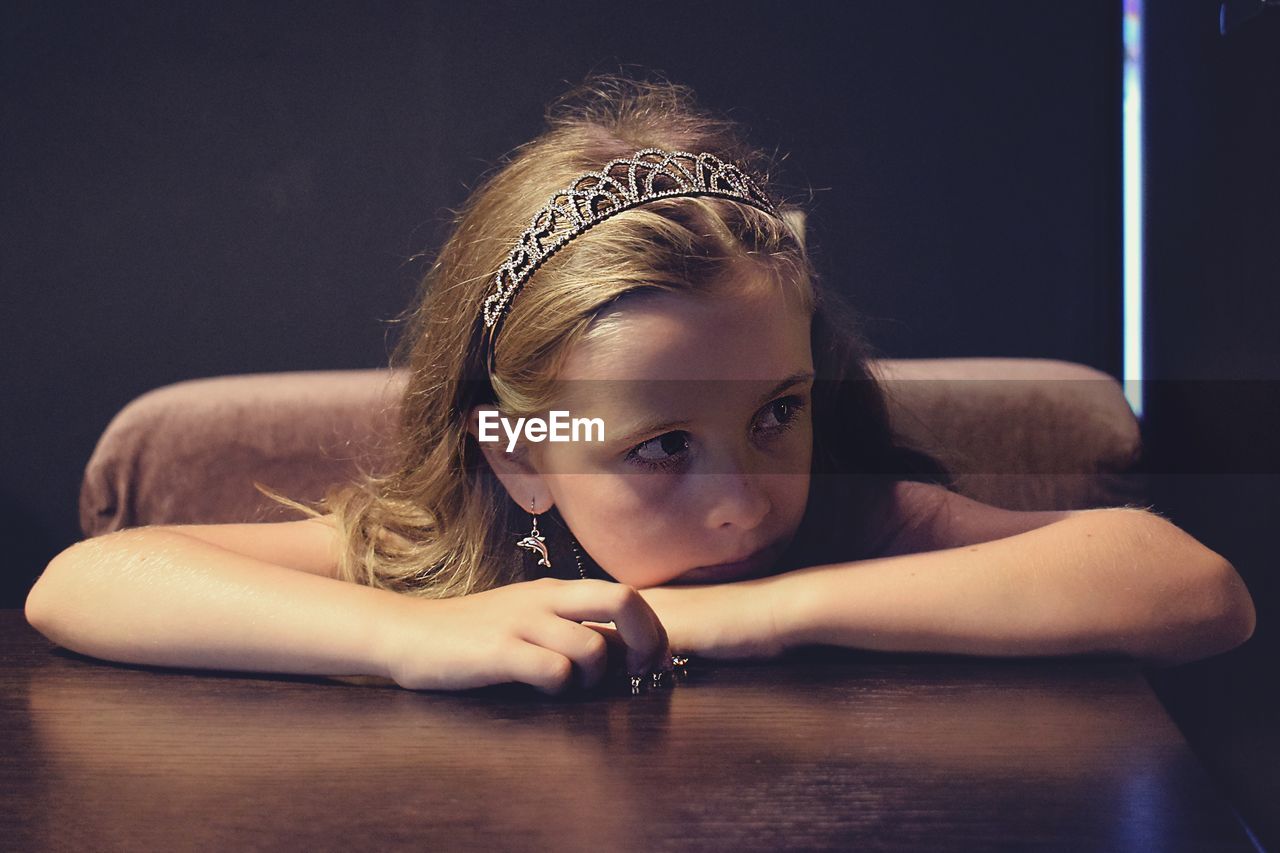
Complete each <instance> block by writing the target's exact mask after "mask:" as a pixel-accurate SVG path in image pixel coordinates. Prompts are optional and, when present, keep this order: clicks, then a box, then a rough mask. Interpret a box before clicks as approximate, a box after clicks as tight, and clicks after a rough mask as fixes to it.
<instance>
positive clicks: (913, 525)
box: [873, 480, 1079, 557]
mask: <svg viewBox="0 0 1280 853" xmlns="http://www.w3.org/2000/svg"><path fill="white" fill-rule="evenodd" d="M1077 512H1079V511H1078V510H1048V511H1019V510H1010V509H1004V508H1003V507H997V506H992V505H991V504H987V503H983V502H981V501H976V500H973V499H972V498H968V497H965V496H964V495H961V494H959V493H957V492H953V491H951V490H950V489H947V488H945V487H943V486H939V485H937V484H934V483H918V482H914V481H910V480H901V481H899V482H897V483H895V484H894V487H893V492H892V495H891V497H890V500H889V501H888V509H887V519H886V524H885V527H886V529H887V530H890V531H892V533H891V534H890V535H889V536H888V537H887V539H886V541H884V542H883V543H882V544H881V545H880V547H878V548H877V549H876V552H875V553H874V554H873V556H876V557H890V556H895V555H898V554H914V553H917V552H920V551H937V550H940V549H943V548H958V547H961V546H963V545H972V544H975V543H977V542H990V541H991V540H993V539H1003V538H1004V537H1006V536H1013V535H1016V534H1018V533H1025V532H1027V531H1028V530H1035V529H1036V528H1037V527H1043V526H1045V525H1046V524H1052V523H1053V522H1055V521H1060V520H1062V519H1064V518H1067V517H1069V516H1071V515H1075V514H1076V513H1077Z"/></svg>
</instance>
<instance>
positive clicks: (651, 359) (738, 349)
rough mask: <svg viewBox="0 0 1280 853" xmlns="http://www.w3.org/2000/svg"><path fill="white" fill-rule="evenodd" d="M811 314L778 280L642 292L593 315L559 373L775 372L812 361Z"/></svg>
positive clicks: (727, 375) (628, 376) (696, 375)
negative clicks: (714, 289) (716, 290)
mask: <svg viewBox="0 0 1280 853" xmlns="http://www.w3.org/2000/svg"><path fill="white" fill-rule="evenodd" d="M810 327H811V316H810V314H809V312H808V311H807V310H805V308H804V307H803V306H802V305H801V304H800V303H799V300H798V299H796V298H795V296H794V295H791V294H789V293H788V292H787V291H786V290H785V289H784V288H779V287H776V286H774V287H767V288H755V289H750V290H744V291H740V292H738V293H735V294H734V295H733V296H732V297H727V296H722V295H713V296H701V295H700V296H696V297H695V296H690V295H686V294H678V293H669V292H658V293H654V292H649V293H643V294H636V295H635V297H634V298H632V297H625V298H624V299H623V300H621V301H620V302H619V304H618V306H617V307H616V308H614V309H613V310H611V311H610V312H609V313H607V314H605V315H603V316H601V317H598V318H597V319H596V320H595V322H593V324H592V326H591V328H590V329H589V330H588V333H587V335H586V336H585V337H584V338H583V339H581V340H580V341H578V342H577V344H576V345H575V346H574V347H573V349H572V350H571V351H570V353H569V354H568V356H567V358H566V360H565V362H564V364H563V367H562V369H561V373H560V376H559V378H560V379H561V380H563V381H575V380H673V379H708V380H730V379H733V380H738V379H747V380H759V379H777V378H781V377H782V376H789V375H791V374H793V373H796V372H798V371H803V370H811V369H812V366H813V356H812V348H811V345H810V336H809V333H810Z"/></svg>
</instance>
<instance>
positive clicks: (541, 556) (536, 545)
mask: <svg viewBox="0 0 1280 853" xmlns="http://www.w3.org/2000/svg"><path fill="white" fill-rule="evenodd" d="M536 508H537V498H534V499H533V500H531V501H529V515H532V516H533V530H532V532H530V533H529V535H528V536H526V537H524V538H523V539H521V540H520V541H519V542H517V543H516V547H517V548H524V549H526V550H528V551H532V552H533V553H535V554H537V555H538V565H539V566H546V567H547V568H548V569H549V568H551V557H550V556H549V555H548V554H547V537H545V536H543V535H542V534H541V533H539V532H538V516H537V515H535V514H534V512H533V510H534V509H536Z"/></svg>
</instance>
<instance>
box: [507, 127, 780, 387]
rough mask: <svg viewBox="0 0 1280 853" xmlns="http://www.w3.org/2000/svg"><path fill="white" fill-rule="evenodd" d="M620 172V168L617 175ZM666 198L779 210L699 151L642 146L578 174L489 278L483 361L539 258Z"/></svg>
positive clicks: (734, 171) (731, 169)
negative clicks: (719, 199) (714, 199)
mask: <svg viewBox="0 0 1280 853" xmlns="http://www.w3.org/2000/svg"><path fill="white" fill-rule="evenodd" d="M620 169H623V170H625V171H624V172H623V173H622V174H619V173H618V170H620ZM671 196H720V197H722V198H729V199H733V200H734V201H740V202H743V203H744V204H749V205H751V206H752V207H756V208H759V209H760V210H763V211H765V212H766V213H771V214H773V215H775V216H777V215H778V210H777V208H776V207H775V206H774V204H773V202H772V201H770V199H769V197H768V196H767V195H765V194H764V191H763V190H761V189H760V188H759V187H758V186H757V185H756V183H755V181H753V180H752V179H751V178H750V177H749V176H748V175H747V174H746V173H745V172H743V171H742V170H741V169H739V168H738V167H737V166H735V165H733V164H732V163H727V162H725V161H724V160H721V159H720V158H719V157H716V156H715V155H713V154H708V153H705V152H704V153H701V154H690V153H688V152H687V151H664V150H663V149H661V148H644V149H641V150H639V151H637V152H636V153H635V154H633V155H632V156H631V157H627V158H622V159H618V160H610V161H609V162H608V163H607V164H606V165H605V166H604V168H602V169H601V170H600V171H598V172H584V173H582V174H581V175H579V176H578V177H577V178H575V179H574V180H573V182H572V183H571V184H569V186H567V187H565V188H564V189H562V190H560V191H558V192H556V193H554V194H553V195H552V196H551V198H550V199H548V201H547V203H546V204H545V205H543V207H542V208H541V209H540V210H539V211H538V212H537V213H536V214H534V217H533V219H532V220H531V221H530V223H529V227H528V228H526V229H525V230H524V233H522V234H521V235H520V239H519V240H518V241H517V242H516V245H515V248H513V249H512V250H511V252H510V253H509V254H508V255H507V260H506V262H505V263H503V265H502V266H501V267H500V268H499V269H498V272H497V274H496V275H495V276H494V278H493V284H492V286H491V287H490V292H489V295H488V296H486V297H485V300H484V325H485V328H486V329H488V330H489V341H490V346H489V358H490V363H491V364H492V361H491V360H492V356H493V347H492V342H493V339H494V338H496V337H497V334H498V329H497V326H498V325H499V323H500V321H501V320H502V319H503V317H504V316H505V315H506V313H507V311H508V310H509V309H510V307H511V302H512V300H513V299H514V298H515V296H516V294H517V293H519V292H520V289H521V288H522V287H524V285H525V283H526V282H527V281H528V280H529V277H530V276H531V275H533V273H534V271H535V270H537V269H538V267H539V266H541V265H542V263H543V261H545V260H546V259H547V258H549V257H551V256H552V255H553V254H555V253H556V251H557V250H559V249H560V247H561V246H563V245H564V244H565V243H568V242H569V241H570V240H571V239H573V238H574V237H576V236H578V235H579V234H581V233H582V232H583V231H586V230H587V229H589V228H591V227H592V226H593V225H596V224H597V223H599V222H602V221H603V220H605V219H608V218H609V217H610V216H613V215H615V214H618V213H622V212H623V211H624V210H630V209H631V208H633V207H635V206H637V205H640V204H644V203H645V202H648V201H653V200H655V199H660V198H669V197H671Z"/></svg>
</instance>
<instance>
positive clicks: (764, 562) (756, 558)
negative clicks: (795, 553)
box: [680, 542, 781, 583]
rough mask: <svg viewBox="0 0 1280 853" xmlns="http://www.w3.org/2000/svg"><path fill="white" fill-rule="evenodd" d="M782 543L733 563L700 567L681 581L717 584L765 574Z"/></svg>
mask: <svg viewBox="0 0 1280 853" xmlns="http://www.w3.org/2000/svg"><path fill="white" fill-rule="evenodd" d="M780 546H781V543H780V542H775V543H773V544H772V545H766V546H765V547H764V548H761V549H760V550H759V551H757V552H755V553H754V554H752V555H751V556H749V557H747V558H745V559H742V560H737V561H735V562H732V563H718V564H716V565H714V566H699V567H698V568H696V569H692V570H691V571H687V572H685V573H684V574H683V575H680V581H681V582H686V583H716V582H719V581H730V580H742V579H744V578H748V577H754V576H756V575H762V574H764V572H765V570H766V569H768V568H770V567H771V566H772V564H773V559H774V557H776V556H777V555H778V550H779V548H780Z"/></svg>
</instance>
